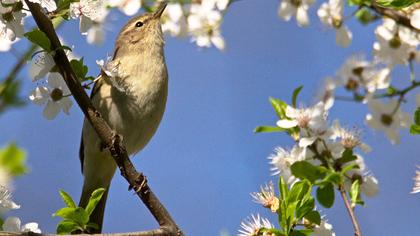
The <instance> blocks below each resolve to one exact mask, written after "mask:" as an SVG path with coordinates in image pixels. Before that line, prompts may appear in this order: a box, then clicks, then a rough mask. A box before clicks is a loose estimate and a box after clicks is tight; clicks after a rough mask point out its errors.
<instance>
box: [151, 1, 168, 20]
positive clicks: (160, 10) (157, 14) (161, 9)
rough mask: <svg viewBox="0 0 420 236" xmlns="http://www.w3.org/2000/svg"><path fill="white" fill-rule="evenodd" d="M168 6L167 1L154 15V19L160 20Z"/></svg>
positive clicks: (160, 5)
mask: <svg viewBox="0 0 420 236" xmlns="http://www.w3.org/2000/svg"><path fill="white" fill-rule="evenodd" d="M167 5H168V3H167V2H166V1H163V2H161V3H160V4H159V6H158V8H157V9H156V11H155V13H154V17H155V18H160V17H161V16H162V14H163V12H164V11H165V8H166V6H167Z"/></svg>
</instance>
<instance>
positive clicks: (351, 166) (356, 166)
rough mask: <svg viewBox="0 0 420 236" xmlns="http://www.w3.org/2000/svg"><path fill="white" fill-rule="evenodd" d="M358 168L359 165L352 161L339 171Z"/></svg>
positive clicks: (343, 172)
mask: <svg viewBox="0 0 420 236" xmlns="http://www.w3.org/2000/svg"><path fill="white" fill-rule="evenodd" d="M359 168H360V167H359V165H358V164H357V163H353V164H350V165H347V166H345V167H343V169H342V170H341V173H342V174H345V173H346V172H347V171H350V170H354V169H359Z"/></svg>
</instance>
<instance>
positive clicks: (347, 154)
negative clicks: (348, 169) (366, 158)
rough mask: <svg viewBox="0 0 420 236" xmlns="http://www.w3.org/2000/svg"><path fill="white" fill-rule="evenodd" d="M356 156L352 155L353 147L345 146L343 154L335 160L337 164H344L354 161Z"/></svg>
mask: <svg viewBox="0 0 420 236" xmlns="http://www.w3.org/2000/svg"><path fill="white" fill-rule="evenodd" d="M356 159H357V156H355V155H353V149H350V148H346V150H344V152H343V154H342V155H341V157H340V158H339V159H337V160H336V163H337V164H339V165H342V164H345V163H347V162H351V161H355V160H356Z"/></svg>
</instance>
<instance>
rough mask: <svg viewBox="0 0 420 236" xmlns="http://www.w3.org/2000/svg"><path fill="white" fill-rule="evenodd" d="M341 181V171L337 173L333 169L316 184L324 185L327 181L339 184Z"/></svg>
mask: <svg viewBox="0 0 420 236" xmlns="http://www.w3.org/2000/svg"><path fill="white" fill-rule="evenodd" d="M342 181H343V176H342V173H337V172H334V171H331V172H329V173H328V174H327V175H326V176H325V178H324V179H322V180H321V182H320V183H317V185H325V184H327V183H332V184H336V185H338V184H340V183H341V182H342Z"/></svg>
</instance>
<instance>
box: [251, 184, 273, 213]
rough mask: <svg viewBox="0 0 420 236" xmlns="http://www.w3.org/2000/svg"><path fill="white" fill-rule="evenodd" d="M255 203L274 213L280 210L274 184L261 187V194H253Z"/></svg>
mask: <svg viewBox="0 0 420 236" xmlns="http://www.w3.org/2000/svg"><path fill="white" fill-rule="evenodd" d="M251 197H252V198H253V199H254V202H256V203H259V204H261V205H262V206H263V207H266V208H270V209H271V211H272V212H276V211H277V210H278V209H279V199H278V198H277V197H276V193H275V192H274V184H273V182H271V181H270V182H269V183H268V184H266V185H265V186H261V191H260V192H253V193H251Z"/></svg>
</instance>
